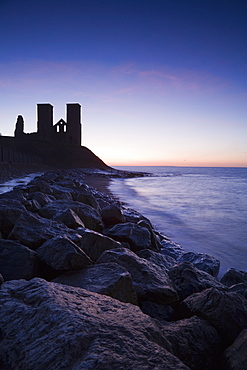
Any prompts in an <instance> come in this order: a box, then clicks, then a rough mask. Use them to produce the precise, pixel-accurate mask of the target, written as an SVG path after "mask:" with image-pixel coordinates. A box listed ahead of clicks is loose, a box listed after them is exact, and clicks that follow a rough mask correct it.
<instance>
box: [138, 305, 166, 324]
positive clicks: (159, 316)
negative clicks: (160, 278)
mask: <svg viewBox="0 0 247 370" xmlns="http://www.w3.org/2000/svg"><path fill="white" fill-rule="evenodd" d="M140 308H141V310H142V312H143V313H145V314H146V315H148V316H150V317H152V318H154V319H156V320H158V321H160V322H161V323H165V324H167V321H169V320H170V317H171V316H172V314H173V308H172V307H171V306H169V305H167V304H160V303H156V302H150V301H144V302H140Z"/></svg>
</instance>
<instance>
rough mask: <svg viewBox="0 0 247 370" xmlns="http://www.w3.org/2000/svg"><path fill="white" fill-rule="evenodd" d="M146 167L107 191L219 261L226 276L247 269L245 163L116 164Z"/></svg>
mask: <svg viewBox="0 0 247 370" xmlns="http://www.w3.org/2000/svg"><path fill="white" fill-rule="evenodd" d="M114 168H116V169H119V170H124V171H137V172H147V173H148V174H149V175H147V176H145V177H134V178H121V179H119V178H118V179H113V180H112V181H111V183H110V187H109V190H110V191H111V192H112V193H113V194H114V195H115V196H117V197H118V198H119V199H120V200H121V201H122V202H123V203H125V205H127V206H128V207H130V208H133V209H135V210H137V211H138V212H140V213H141V214H143V215H144V216H145V217H147V218H148V219H149V220H150V221H151V222H152V224H153V226H154V227H155V229H156V230H157V231H159V232H161V233H162V234H164V235H165V236H167V237H168V238H169V239H171V240H172V241H173V242H175V243H177V244H179V245H180V246H181V247H182V248H183V249H184V251H185V252H189V251H192V252H200V253H207V254H210V255H213V256H215V257H216V258H218V259H219V260H220V263H221V269H220V276H222V275H223V274H224V273H225V272H226V270H227V269H229V268H231V267H233V268H236V269H239V270H244V271H247V168H238V167H234V168H229V167H227V168H225V167H224V168H223V167H221V168H219V167H218V168H216V167H166V166H162V167H158V166H157V167H156V166H155V167H150V166H148V167H143V166H131V167H125V166H120V167H114Z"/></svg>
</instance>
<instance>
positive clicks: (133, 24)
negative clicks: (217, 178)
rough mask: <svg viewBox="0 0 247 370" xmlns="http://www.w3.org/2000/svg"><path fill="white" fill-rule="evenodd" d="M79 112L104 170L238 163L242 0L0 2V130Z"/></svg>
mask: <svg viewBox="0 0 247 370" xmlns="http://www.w3.org/2000/svg"><path fill="white" fill-rule="evenodd" d="M69 102H72V103H73V102H75V103H77V102H78V103H80V104H81V105H82V123H83V145H85V146H87V147H88V148H90V149H91V150H92V151H93V152H94V153H95V154H96V155H98V156H100V157H101V158H102V159H103V160H104V161H105V162H106V163H107V164H110V165H178V166H242V167H246V166H247V1H246V0H241V1H240V0H221V1H219V0H213V1H211V0H205V1H204V0H186V1H185V0H49V1H48V0H42V1H41V0H18V1H16V0H0V132H1V134H2V135H9V136H13V132H14V126H15V122H16V118H17V115H18V114H22V115H23V117H24V120H25V132H33V131H36V104H37V103H51V104H52V105H53V106H54V116H55V117H54V119H55V122H56V121H58V120H59V119H60V118H61V117H62V118H65V119H66V117H65V104H66V103H69Z"/></svg>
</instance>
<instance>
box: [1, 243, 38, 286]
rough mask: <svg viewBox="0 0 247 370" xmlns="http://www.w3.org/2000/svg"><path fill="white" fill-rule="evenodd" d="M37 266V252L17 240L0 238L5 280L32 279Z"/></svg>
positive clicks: (35, 274) (2, 268) (2, 272)
mask: <svg viewBox="0 0 247 370" xmlns="http://www.w3.org/2000/svg"><path fill="white" fill-rule="evenodd" d="M37 268H38V257H37V253H36V252H34V251H33V250H31V249H29V248H27V247H25V246H24V245H21V244H20V243H18V242H16V241H12V240H5V239H0V273H1V274H2V276H3V278H4V280H5V281H7V280H15V279H27V280H29V279H32V278H33V277H35V276H37Z"/></svg>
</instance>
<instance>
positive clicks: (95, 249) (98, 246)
mask: <svg viewBox="0 0 247 370" xmlns="http://www.w3.org/2000/svg"><path fill="white" fill-rule="evenodd" d="M77 232H78V234H79V235H80V236H81V238H80V239H79V240H78V242H77V244H78V245H79V247H80V248H81V249H82V250H83V251H84V252H85V253H86V254H87V255H88V256H89V257H90V258H91V259H92V261H96V260H97V259H98V258H99V257H100V256H101V254H102V253H103V252H105V251H106V250H109V249H116V248H121V247H122V245H121V244H120V243H119V242H117V241H116V240H113V239H111V238H109V237H108V236H105V235H102V234H100V233H97V232H95V231H92V230H89V229H86V228H83V229H82V228H80V229H78V230H77Z"/></svg>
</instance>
